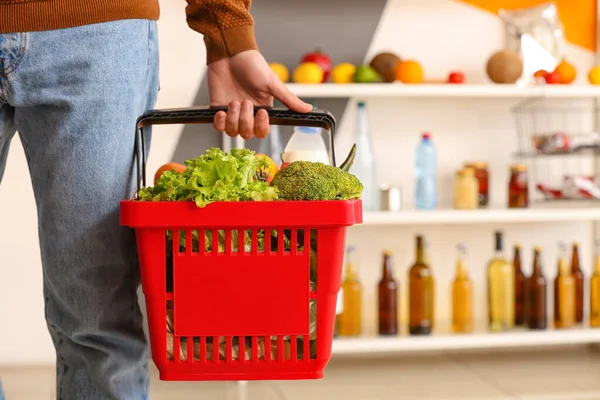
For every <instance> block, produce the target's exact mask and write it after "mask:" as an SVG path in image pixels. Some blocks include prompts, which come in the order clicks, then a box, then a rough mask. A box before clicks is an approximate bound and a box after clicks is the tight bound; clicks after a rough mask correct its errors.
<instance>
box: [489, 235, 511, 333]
mask: <svg viewBox="0 0 600 400" xmlns="http://www.w3.org/2000/svg"><path fill="white" fill-rule="evenodd" d="M495 236H496V254H495V255H494V257H493V258H492V259H491V260H490V262H489V264H488V312H489V329H490V330H491V331H495V332H497V331H504V330H507V329H510V328H512V327H514V325H515V271H514V268H513V266H512V265H511V263H509V262H508V261H507V260H506V259H505V258H504V254H503V252H502V232H499V231H497V232H496V233H495Z"/></svg>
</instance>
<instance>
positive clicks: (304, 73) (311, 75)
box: [292, 62, 325, 84]
mask: <svg viewBox="0 0 600 400" xmlns="http://www.w3.org/2000/svg"><path fill="white" fill-rule="evenodd" d="M324 75H325V72H323V69H322V68H321V67H320V66H319V64H317V63H314V62H303V63H301V64H300V65H298V66H297V67H296V69H295V70H294V73H293V74H292V80H293V81H294V82H295V83H304V84H317V83H322V82H323V76H324Z"/></svg>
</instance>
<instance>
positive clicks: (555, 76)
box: [544, 71, 560, 84]
mask: <svg viewBox="0 0 600 400" xmlns="http://www.w3.org/2000/svg"><path fill="white" fill-rule="evenodd" d="M544 79H546V83H549V84H555V83H560V74H559V73H558V72H556V71H555V72H549V73H547V74H546V76H545V77H544Z"/></svg>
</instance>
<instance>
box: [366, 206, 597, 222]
mask: <svg viewBox="0 0 600 400" xmlns="http://www.w3.org/2000/svg"><path fill="white" fill-rule="evenodd" d="M594 220H600V207H592V206H590V207H577V208H567V207H564V208H563V207H556V208H526V209H480V210H431V211H417V210H405V211H398V212H386V211H382V212H365V213H364V215H363V224H362V225H363V226H374V225H436V224H462V225H464V224H485V223H529V222H555V221H594ZM357 226H360V225H357Z"/></svg>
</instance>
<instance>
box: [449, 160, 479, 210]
mask: <svg viewBox="0 0 600 400" xmlns="http://www.w3.org/2000/svg"><path fill="white" fill-rule="evenodd" d="M478 205H479V183H478V182H477V179H476V178H475V170H474V169H473V168H469V167H467V168H463V169H461V170H458V171H456V177H455V179H454V208H456V209H457V210H473V209H476V208H477V207H478Z"/></svg>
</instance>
